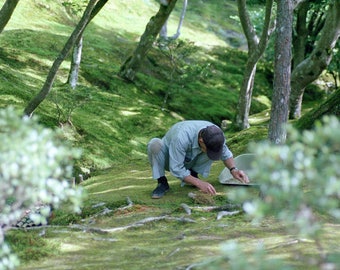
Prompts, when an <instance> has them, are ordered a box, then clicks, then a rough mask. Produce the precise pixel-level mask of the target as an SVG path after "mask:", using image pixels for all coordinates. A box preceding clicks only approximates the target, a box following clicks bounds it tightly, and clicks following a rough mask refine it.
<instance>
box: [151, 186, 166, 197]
mask: <svg viewBox="0 0 340 270" xmlns="http://www.w3.org/2000/svg"><path fill="white" fill-rule="evenodd" d="M169 189H170V187H169V185H168V183H166V184H165V183H158V185H157V187H156V188H155V190H154V191H152V196H151V197H152V199H159V198H162V197H163V196H164V195H165V193H167V192H168V191H169Z"/></svg>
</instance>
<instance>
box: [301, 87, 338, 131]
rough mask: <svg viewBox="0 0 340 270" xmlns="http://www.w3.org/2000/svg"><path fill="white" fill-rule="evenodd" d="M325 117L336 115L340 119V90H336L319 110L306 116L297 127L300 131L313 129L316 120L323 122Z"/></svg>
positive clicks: (314, 110)
mask: <svg viewBox="0 0 340 270" xmlns="http://www.w3.org/2000/svg"><path fill="white" fill-rule="evenodd" d="M325 115H335V116H337V117H340V89H337V90H335V92H334V93H333V94H331V95H330V96H329V98H327V99H326V100H325V101H324V102H322V103H321V104H320V105H319V106H318V107H317V108H315V109H313V110H311V111H309V112H308V113H306V114H304V115H303V116H302V117H301V118H300V119H299V120H298V121H297V122H296V123H295V127H297V128H298V129H300V130H304V129H311V128H313V127H314V124H315V121H316V120H321V119H322V117H323V116H325Z"/></svg>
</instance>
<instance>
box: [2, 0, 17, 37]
mask: <svg viewBox="0 0 340 270" xmlns="http://www.w3.org/2000/svg"><path fill="white" fill-rule="evenodd" d="M18 2H19V0H6V2H5V3H4V5H3V6H2V8H1V10H0V33H2V31H3V30H4V28H5V26H6V25H7V23H8V22H9V20H10V19H11V16H12V14H13V12H14V10H15V8H16V6H17V4H18Z"/></svg>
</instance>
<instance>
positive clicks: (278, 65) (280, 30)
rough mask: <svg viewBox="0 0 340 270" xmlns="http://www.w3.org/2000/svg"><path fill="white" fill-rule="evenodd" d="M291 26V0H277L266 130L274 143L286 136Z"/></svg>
mask: <svg viewBox="0 0 340 270" xmlns="http://www.w3.org/2000/svg"><path fill="white" fill-rule="evenodd" d="M292 27H293V2H292V0H278V1H277V28H276V29H277V35H276V40H275V63H274V87H273V88H274V92H273V97H272V109H271V115H270V123H269V131H268V137H269V140H270V141H271V142H273V143H275V144H282V143H284V142H285V141H286V136H287V132H286V129H285V125H286V123H287V121H288V105H289V95H290V77H291V55H292V53H291V45H292Z"/></svg>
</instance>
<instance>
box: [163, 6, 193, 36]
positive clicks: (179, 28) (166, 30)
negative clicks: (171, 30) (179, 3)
mask: <svg viewBox="0 0 340 270" xmlns="http://www.w3.org/2000/svg"><path fill="white" fill-rule="evenodd" d="M187 6H188V0H184V2H183V7H182V13H181V18H180V20H179V23H178V26H177V31H176V34H174V35H173V36H172V37H168V27H167V25H168V21H166V22H165V24H164V25H163V26H162V29H161V32H160V33H159V36H160V37H161V38H163V39H172V40H175V39H178V38H179V36H180V35H181V28H182V25H183V21H184V16H185V12H186V11H187Z"/></svg>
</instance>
